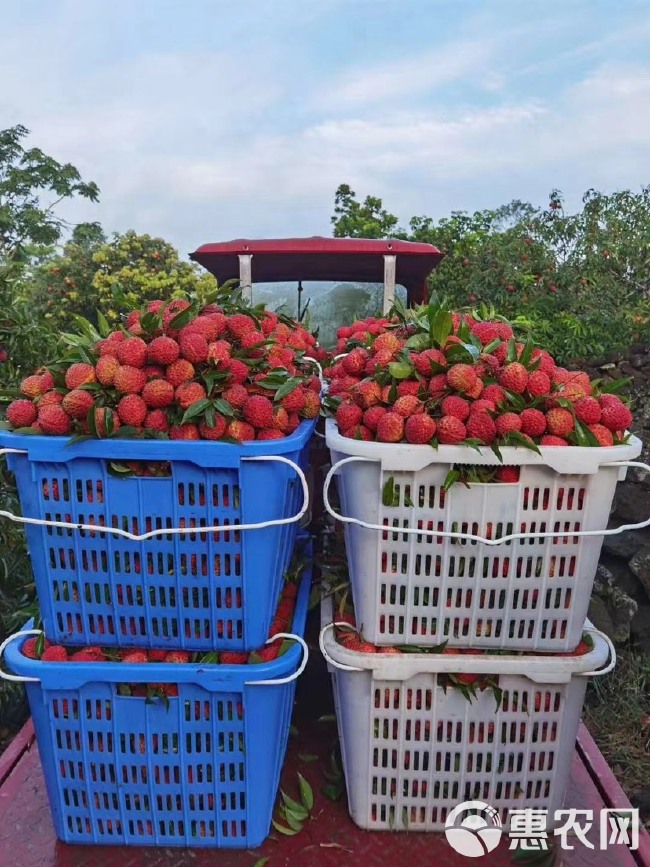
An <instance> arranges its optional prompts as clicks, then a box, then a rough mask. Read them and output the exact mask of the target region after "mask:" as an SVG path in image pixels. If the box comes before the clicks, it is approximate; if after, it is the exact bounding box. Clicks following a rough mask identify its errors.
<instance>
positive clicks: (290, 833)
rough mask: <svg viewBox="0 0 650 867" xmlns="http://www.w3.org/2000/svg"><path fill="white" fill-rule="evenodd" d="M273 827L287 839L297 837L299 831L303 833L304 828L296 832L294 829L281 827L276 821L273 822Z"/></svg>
mask: <svg viewBox="0 0 650 867" xmlns="http://www.w3.org/2000/svg"><path fill="white" fill-rule="evenodd" d="M272 822H273V827H274V828H275V830H276V831H279V832H280V833H281V834H284V835H285V837H295V835H296V834H298V833H299V831H302V827H301V828H299V829H298V831H294V830H293V828H286V827H285V826H284V825H280V824H279V823H278V822H276V821H275V819H273V820H272Z"/></svg>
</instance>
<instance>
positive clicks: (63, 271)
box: [40, 224, 215, 328]
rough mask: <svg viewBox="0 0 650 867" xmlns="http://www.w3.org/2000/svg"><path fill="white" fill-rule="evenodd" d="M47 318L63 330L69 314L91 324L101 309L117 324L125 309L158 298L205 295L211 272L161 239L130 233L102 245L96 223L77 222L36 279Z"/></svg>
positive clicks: (100, 233)
mask: <svg viewBox="0 0 650 867" xmlns="http://www.w3.org/2000/svg"><path fill="white" fill-rule="evenodd" d="M40 280H41V283H42V286H43V289H42V295H43V297H44V298H45V299H46V301H45V304H46V309H47V312H46V317H47V319H48V320H50V321H51V322H54V323H56V324H57V326H60V327H64V328H65V327H68V326H69V325H70V323H71V322H72V321H73V316H74V314H78V315H80V316H83V317H84V318H86V319H89V320H90V321H93V322H96V317H97V311H98V310H101V312H102V313H103V314H104V316H105V317H106V318H107V320H108V321H109V323H116V322H117V321H118V320H119V318H120V315H121V313H122V312H123V311H125V310H131V309H133V308H134V307H139V306H141V305H142V304H144V303H146V302H147V301H153V300H155V299H158V298H163V299H171V298H176V297H184V296H185V295H186V294H190V295H191V294H199V295H201V294H207V293H208V292H210V291H211V290H212V289H213V288H214V286H215V282H214V278H213V277H212V276H211V275H210V274H206V273H201V272H200V270H199V269H198V267H197V266H196V265H194V264H192V263H190V262H182V261H181V260H180V258H179V255H178V251H177V250H176V249H175V248H174V247H173V246H172V245H171V244H169V243H167V241H163V239H162V238H152V237H151V236H150V235H138V234H137V233H136V232H134V231H129V232H126V233H125V234H123V235H120V234H115V235H113V237H112V239H111V240H110V241H107V240H106V238H105V237H104V235H103V232H102V231H101V229H100V228H99V227H98V226H97V224H82V226H78V227H77V230H76V231H75V232H74V233H73V235H72V238H71V239H70V241H69V242H68V243H67V244H66V245H65V247H64V248H63V252H62V254H61V255H60V256H57V257H55V258H53V259H51V260H50V261H49V262H47V263H46V265H45V266H44V268H43V269H42V272H41V277H40Z"/></svg>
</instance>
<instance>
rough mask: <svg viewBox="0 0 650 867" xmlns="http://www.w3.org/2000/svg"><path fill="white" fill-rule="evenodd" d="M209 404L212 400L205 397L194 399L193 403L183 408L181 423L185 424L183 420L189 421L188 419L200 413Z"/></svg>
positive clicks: (210, 404)
mask: <svg viewBox="0 0 650 867" xmlns="http://www.w3.org/2000/svg"><path fill="white" fill-rule="evenodd" d="M215 403H216V401H215ZM210 406H212V402H211V401H209V400H208V399H207V398H203V399H202V400H195V401H194V403H193V404H190V406H188V408H187V409H186V410H185V413H184V415H183V418H182V419H181V424H185V422H187V421H189V420H190V419H193V418H196V417H197V416H199V415H202V414H203V413H204V412H205V411H206V409H208V407H210Z"/></svg>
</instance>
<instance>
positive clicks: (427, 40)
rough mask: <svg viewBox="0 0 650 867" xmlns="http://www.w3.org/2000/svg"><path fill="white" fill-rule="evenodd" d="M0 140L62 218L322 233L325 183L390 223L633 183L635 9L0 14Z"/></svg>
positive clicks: (504, 4) (640, 11) (551, 0)
mask: <svg viewBox="0 0 650 867" xmlns="http://www.w3.org/2000/svg"><path fill="white" fill-rule="evenodd" d="M0 32H2V34H3V51H2V54H1V55H0V80H1V81H2V82H3V84H2V87H1V88H0V126H1V127H6V126H10V125H13V124H16V123H22V124H24V125H25V126H27V127H28V128H29V129H30V130H31V131H32V137H31V141H32V142H33V143H34V144H36V145H38V146H39V147H41V148H42V149H43V150H45V151H46V152H48V153H51V154H52V155H54V156H56V157H57V158H58V159H61V160H65V161H70V162H73V163H74V164H75V165H77V166H78V167H79V168H80V169H81V171H82V173H83V175H84V177H85V178H87V179H92V180H95V181H96V182H97V183H98V184H99V186H100V188H101V203H100V204H99V205H96V206H85V205H73V206H71V207H69V208H68V211H67V216H68V217H69V218H70V219H73V220H80V219H93V220H99V221H100V222H101V223H102V224H103V225H104V226H105V227H106V228H107V229H108V230H109V231H114V230H119V231H123V230H126V229H127V228H135V229H137V230H138V231H140V232H149V233H152V234H160V235H162V236H163V237H165V238H167V239H169V240H170V241H172V242H174V243H175V244H176V245H177V246H178V247H179V249H180V250H181V251H182V252H183V253H186V252H189V251H190V250H191V249H194V248H195V247H196V246H198V245H199V244H201V243H204V242H206V241H212V240H227V239H229V238H234V237H241V236H248V237H255V236H260V237H263V236H267V237H273V236H286V235H311V234H329V233H330V230H331V229H330V223H329V218H330V215H331V213H332V204H333V196H334V192H335V190H336V187H337V186H338V184H340V183H342V182H346V183H349V184H350V185H351V186H352V188H353V189H354V190H356V191H357V193H358V194H359V195H360V196H365V195H367V194H372V195H378V196H381V197H382V198H383V199H384V203H385V205H386V206H387V207H388V208H389V209H390V210H392V211H393V212H394V213H397V214H398V215H399V216H400V219H401V220H402V221H403V222H404V223H406V222H407V221H408V219H409V217H411V216H412V215H415V214H417V215H424V214H426V215H430V216H433V217H441V216H444V215H446V214H448V213H449V211H450V210H452V209H464V210H474V209H478V208H484V207H493V206H497V205H499V204H501V203H503V202H506V201H509V200H511V199H513V198H520V199H524V200H530V201H533V202H536V203H543V202H545V201H546V198H547V194H548V192H549V190H550V189H551V188H553V187H559V188H560V189H561V190H563V191H564V193H565V194H566V196H567V199H568V201H569V203H570V204H571V205H577V204H578V203H579V201H580V196H581V194H582V193H583V192H584V190H586V189H587V188H589V187H596V188H598V189H601V190H604V191H612V190H614V189H619V188H622V187H631V188H636V189H638V188H639V186H640V185H642V184H645V183H649V182H650V176H649V175H648V165H649V157H650V111H649V109H648V107H649V106H650V52H649V51H648V48H647V46H648V45H649V44H650V3H648V2H647V0H643V2H641V0H625V2H621V0H611V2H609V0H600V2H599V0H561V2H558V0H546V2H534V0H525V2H522V0H489V2H479V0H476V2H474V0H456V2H452V0H444V2H443V0H401V2H395V0H246V2H241V0H240V2H239V3H235V2H232V0H185V2H179V0H94V2H87V0H85V2H81V0H31V2H29V3H3V4H2V5H1V6H0Z"/></svg>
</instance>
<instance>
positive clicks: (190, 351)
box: [178, 328, 209, 364]
mask: <svg viewBox="0 0 650 867" xmlns="http://www.w3.org/2000/svg"><path fill="white" fill-rule="evenodd" d="M178 345H179V347H180V351H181V355H182V356H183V358H186V359H187V360H188V361H190V362H192V364H198V363H200V362H203V361H207V360H208V354H209V353H208V341H207V340H206V339H205V337H204V336H203V335H202V334H199V333H198V332H197V331H187V329H185V328H184V329H183V330H182V331H181V333H180V335H179V340H178Z"/></svg>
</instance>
